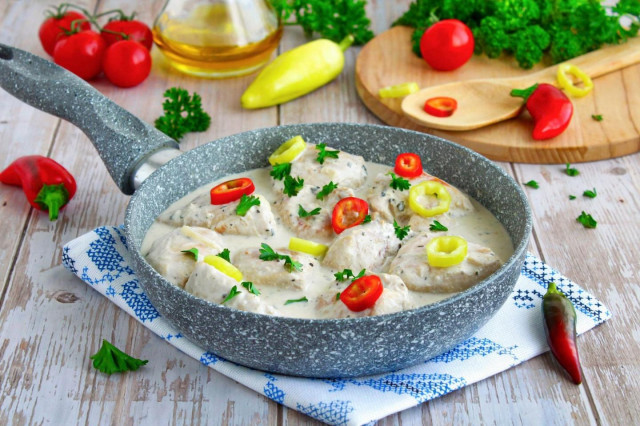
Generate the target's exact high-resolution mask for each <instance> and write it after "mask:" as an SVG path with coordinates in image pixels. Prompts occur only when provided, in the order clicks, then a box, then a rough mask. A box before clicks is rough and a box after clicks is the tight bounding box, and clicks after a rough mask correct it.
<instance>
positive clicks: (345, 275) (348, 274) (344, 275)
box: [333, 269, 367, 282]
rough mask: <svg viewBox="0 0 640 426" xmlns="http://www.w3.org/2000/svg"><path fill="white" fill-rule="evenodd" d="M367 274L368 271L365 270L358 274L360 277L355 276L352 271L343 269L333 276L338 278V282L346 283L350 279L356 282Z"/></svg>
mask: <svg viewBox="0 0 640 426" xmlns="http://www.w3.org/2000/svg"><path fill="white" fill-rule="evenodd" d="M366 272H367V271H366V269H363V270H361V271H360V272H359V273H358V275H353V271H352V270H351V269H343V270H342V271H340V272H336V273H335V274H333V276H334V277H336V281H340V282H342V281H346V280H348V279H350V278H351V280H352V281H355V280H357V279H358V278H360V277H363V276H364V274H365V273H366Z"/></svg>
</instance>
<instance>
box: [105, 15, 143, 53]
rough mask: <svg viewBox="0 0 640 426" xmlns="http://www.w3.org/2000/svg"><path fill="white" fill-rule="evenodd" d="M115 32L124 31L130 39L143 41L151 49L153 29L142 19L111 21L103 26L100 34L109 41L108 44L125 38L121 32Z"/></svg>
mask: <svg viewBox="0 0 640 426" xmlns="http://www.w3.org/2000/svg"><path fill="white" fill-rule="evenodd" d="M114 33H124V34H126V35H127V36H128V37H129V38H128V40H133V41H137V42H138V43H141V44H142V45H143V46H144V47H146V48H147V50H151V46H152V45H153V35H152V34H151V30H150V29H149V27H148V26H147V24H145V23H144V22H142V21H137V20H134V19H116V20H114V21H109V22H108V23H107V25H105V26H104V27H102V32H101V33H100V35H101V36H102V38H103V39H104V41H106V42H107V46H110V45H112V44H114V43H115V42H117V41H120V40H124V38H123V37H122V35H121V34H114Z"/></svg>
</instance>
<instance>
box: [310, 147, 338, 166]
mask: <svg viewBox="0 0 640 426" xmlns="http://www.w3.org/2000/svg"><path fill="white" fill-rule="evenodd" d="M316 149H317V150H318V151H319V152H318V157H317V158H316V161H317V162H318V163H320V164H324V160H325V158H338V153H340V151H331V150H328V149H327V145H325V144H323V143H319V144H318V145H316Z"/></svg>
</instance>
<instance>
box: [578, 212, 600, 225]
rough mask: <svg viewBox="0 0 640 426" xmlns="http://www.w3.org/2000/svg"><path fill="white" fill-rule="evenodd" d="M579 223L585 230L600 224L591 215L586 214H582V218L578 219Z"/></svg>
mask: <svg viewBox="0 0 640 426" xmlns="http://www.w3.org/2000/svg"><path fill="white" fill-rule="evenodd" d="M576 220H577V221H578V222H580V223H581V224H582V226H584V227H585V228H595V227H596V225H597V224H598V222H596V220H595V219H594V218H593V217H592V216H591V215H590V214H587V213H585V212H582V213H581V214H580V216H578V217H577V218H576Z"/></svg>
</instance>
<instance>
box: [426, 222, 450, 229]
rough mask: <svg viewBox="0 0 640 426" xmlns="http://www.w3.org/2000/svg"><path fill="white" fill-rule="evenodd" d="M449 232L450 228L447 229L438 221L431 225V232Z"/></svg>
mask: <svg viewBox="0 0 640 426" xmlns="http://www.w3.org/2000/svg"><path fill="white" fill-rule="evenodd" d="M448 230H449V228H447V227H446V226H444V225H443V224H441V223H440V222H438V221H437V220H434V221H433V223H432V224H431V225H429V231H448Z"/></svg>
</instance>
